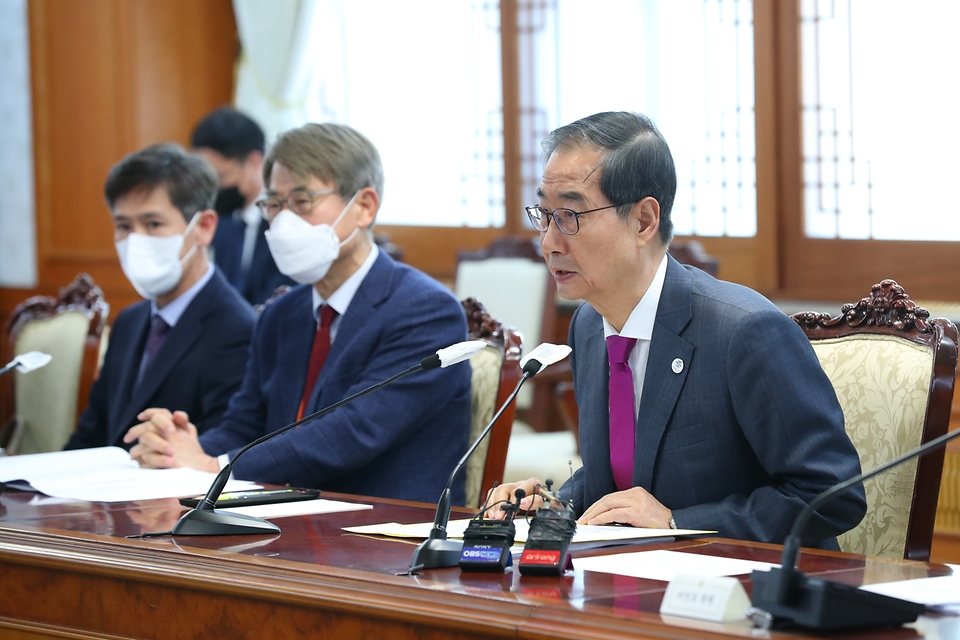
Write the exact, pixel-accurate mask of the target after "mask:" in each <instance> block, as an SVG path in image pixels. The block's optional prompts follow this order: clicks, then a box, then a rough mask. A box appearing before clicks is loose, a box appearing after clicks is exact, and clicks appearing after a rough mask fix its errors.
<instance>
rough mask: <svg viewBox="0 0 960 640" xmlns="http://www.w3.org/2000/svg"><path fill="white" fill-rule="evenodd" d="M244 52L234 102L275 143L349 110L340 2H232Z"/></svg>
mask: <svg viewBox="0 0 960 640" xmlns="http://www.w3.org/2000/svg"><path fill="white" fill-rule="evenodd" d="M233 8H234V13H235V14H236V17H237V29H238V31H239V34H240V46H241V48H242V54H241V58H240V66H239V69H238V73H237V89H236V96H235V98H234V105H235V106H236V107H237V109H239V110H240V111H243V112H245V113H247V114H248V115H249V116H250V117H252V118H253V119H254V120H256V121H257V122H259V123H260V126H262V127H263V130H264V132H265V133H266V136H267V144H268V145H269V144H271V143H272V142H273V141H274V140H275V139H276V137H277V135H278V134H280V133H282V132H283V131H286V130H288V129H292V128H294V127H298V126H300V125H302V124H304V123H307V122H324V121H330V120H338V119H339V117H340V116H341V114H342V113H343V112H344V109H345V97H344V95H345V92H344V88H343V67H344V65H343V60H342V57H343V55H342V51H343V47H342V44H341V41H340V37H341V33H342V26H343V25H342V22H343V12H342V10H341V9H342V8H341V2H340V0H233Z"/></svg>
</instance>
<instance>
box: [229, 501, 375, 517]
mask: <svg viewBox="0 0 960 640" xmlns="http://www.w3.org/2000/svg"><path fill="white" fill-rule="evenodd" d="M365 509H373V505H372V504H357V503H354V502H342V501H340V500H324V499H323V498H320V499H317V500H297V501H295V502H275V503H273V504H255V505H250V506H247V507H230V508H225V509H220V508H218V509H217V511H230V512H233V513H242V514H243V515H246V516H253V517H255V518H265V519H267V520H273V519H274V518H285V517H287V516H304V515H311V514H316V513H341V512H343V511H363V510H365Z"/></svg>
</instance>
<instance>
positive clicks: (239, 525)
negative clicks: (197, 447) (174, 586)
mask: <svg viewBox="0 0 960 640" xmlns="http://www.w3.org/2000/svg"><path fill="white" fill-rule="evenodd" d="M486 346H487V343H486V342H484V341H483V340H469V341H467V342H458V343H457V344H455V345H452V346H450V347H446V348H444V349H440V350H438V351H437V352H436V353H435V354H433V355H429V356H427V357H426V358H424V359H423V360H421V361H420V364H416V365H414V366H412V367H410V368H409V369H406V370H404V371H401V372H400V373H398V374H395V375H394V376H392V377H390V378H387V379H386V380H384V381H383V382H378V383H377V384H375V385H373V386H371V387H367V388H366V389H364V390H362V391H359V392H357V393H355V394H353V395H352V396H350V397H348V398H344V399H343V400H340V401H339V402H335V403H333V404H332V405H330V406H329V407H326V408H324V409H320V410H319V411H317V412H315V413H311V414H310V415H308V416H304V417H303V418H301V419H300V420H297V421H296V422H293V423H291V424H288V425H287V426H285V427H281V428H280V429H277V430H276V431H272V432H270V433H268V434H266V435H263V436H261V437H259V438H257V439H256V440H254V441H253V442H251V443H249V444H248V445H246V446H245V447H243V448H242V449H240V450H239V451H237V455H235V456H234V457H233V460H231V461H230V462H228V463H227V464H226V465H224V467H223V469H221V470H220V473H219V474H217V477H216V478H214V480H213V483H212V484H211V485H210V489H208V490H207V494H206V495H205V496H204V497H203V500H201V501H200V502H199V503H198V504H197V506H196V507H194V508H193V510H191V511H188V512H187V513H185V514H183V516H182V517H181V518H180V520H179V521H178V522H177V524H176V526H174V527H173V529H172V531H171V534H172V535H175V536H223V535H240V534H273V533H279V532H280V528H279V527H278V526H277V525H275V524H273V523H272V522H267V521H266V520H263V519H262V518H255V517H253V516H246V515H242V514H239V513H231V512H228V511H217V509H216V503H217V498H219V497H220V494H221V493H222V492H223V487H224V486H225V485H226V484H227V480H229V479H230V473H231V472H232V470H233V465H234V463H236V461H237V460H238V459H239V458H240V456H242V455H243V454H244V453H246V452H247V451H249V450H250V449H252V448H253V447H255V446H257V445H258V444H260V443H262V442H266V441H267V440H270V439H271V438H275V437H277V436H279V435H280V434H281V433H286V432H287V431H289V430H290V429H293V428H295V427H298V426H300V425H301V424H303V423H304V422H309V421H310V420H315V419H317V418H320V417H322V416H325V415H327V414H328V413H330V412H331V411H333V410H334V409H338V408H340V407H342V406H343V405H345V404H349V403H351V402H353V401H354V400H357V399H358V398H362V397H363V396H365V395H367V394H368V393H372V392H374V391H376V390H377V389H382V388H383V387H385V386H387V385H389V384H391V383H392V382H394V381H395V380H399V379H400V378H403V377H404V376H408V375H410V374H411V373H416V372H417V371H429V370H431V369H437V368H446V367H449V366H452V365H455V364H457V363H460V362H463V361H464V360H469V359H470V357H471V356H473V355H474V354H475V353H479V352H480V351H481V350H482V349H483V348H484V347H486Z"/></svg>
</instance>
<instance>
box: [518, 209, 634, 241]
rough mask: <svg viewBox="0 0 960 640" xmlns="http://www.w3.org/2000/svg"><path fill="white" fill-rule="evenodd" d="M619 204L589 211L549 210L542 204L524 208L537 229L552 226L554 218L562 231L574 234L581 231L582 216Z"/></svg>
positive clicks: (566, 233)
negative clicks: (551, 219)
mask: <svg viewBox="0 0 960 640" xmlns="http://www.w3.org/2000/svg"><path fill="white" fill-rule="evenodd" d="M618 206H620V205H616V204H609V205H607V206H605V207H597V208H596V209H588V210H587V211H574V210H573V209H563V208H561V209H554V210H553V211H547V210H546V209H544V208H543V207H541V206H540V205H534V206H532V207H524V208H525V209H526V211H527V217H528V218H530V224H532V225H533V228H534V229H536V230H537V231H540V232H545V231H546V230H547V229H548V228H549V227H550V218H553V221H554V222H556V223H557V229H559V230H560V233H562V234H564V235H568V236H572V235H574V234H575V233H576V232H577V231H580V216H582V215H584V214H586V213H593V212H594V211H603V210H604V209H613V208H614V207H618Z"/></svg>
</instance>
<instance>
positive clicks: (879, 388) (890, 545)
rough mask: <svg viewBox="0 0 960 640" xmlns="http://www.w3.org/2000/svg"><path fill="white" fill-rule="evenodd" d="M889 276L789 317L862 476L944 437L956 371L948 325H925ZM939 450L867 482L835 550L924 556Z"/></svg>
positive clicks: (938, 321)
mask: <svg viewBox="0 0 960 640" xmlns="http://www.w3.org/2000/svg"><path fill="white" fill-rule="evenodd" d="M929 316H930V314H929V312H927V311H926V310H925V309H921V308H920V307H917V306H916V305H915V304H914V303H913V301H911V300H910V298H909V297H908V296H907V294H906V293H905V292H904V290H903V287H901V286H900V285H898V284H897V283H896V282H895V281H893V280H884V281H882V282H880V283H879V284H875V285H873V289H872V291H871V293H870V295H869V296H868V297H866V298H863V299H862V300H860V301H859V302H857V303H850V304H845V305H843V307H842V308H841V313H840V315H839V316H837V317H835V318H831V317H830V315H829V314H826V313H813V312H807V313H798V314H794V315H793V316H791V317H792V318H793V319H794V320H795V321H796V322H797V323H798V324H799V325H800V327H801V328H802V329H803V330H804V332H805V333H806V334H807V337H808V338H810V341H811V343H812V344H813V348H814V351H816V353H817V357H818V358H819V360H820V364H821V365H822V366H823V369H824V371H826V373H827V376H828V377H829V378H830V381H831V382H832V383H833V386H834V389H836V391H837V398H838V399H839V400H840V406H841V407H843V414H844V424H845V427H846V430H847V435H849V436H850V439H851V440H852V441H853V444H854V446H856V448H857V451H858V453H859V454H860V464H861V466H862V467H863V470H864V471H869V470H871V469H874V468H876V467H878V466H879V465H881V464H883V463H884V462H887V461H889V460H892V459H893V458H895V457H897V456H899V455H901V454H903V453H905V452H907V451H909V450H910V449H913V448H915V447H918V446H920V445H921V444H922V443H925V442H928V441H930V440H932V439H934V438H936V437H939V436H941V435H943V434H944V433H946V432H947V427H948V425H949V422H950V409H951V403H952V401H953V387H954V380H955V378H956V373H957V328H956V327H955V326H954V325H953V323H951V322H950V321H949V320H945V319H943V318H935V319H932V320H930V319H929ZM943 458H944V452H943V450H942V449H941V450H939V451H935V452H932V453H929V454H927V455H926V456H924V457H922V458H920V459H919V461H917V460H914V461H912V462H907V463H904V464H903V465H900V466H899V467H896V468H894V469H891V470H890V471H887V472H886V473H884V474H881V475H880V476H878V477H876V478H873V479H872V480H868V481H867V482H866V484H865V488H866V493H867V514H866V516H865V517H864V519H863V520H862V521H861V522H860V524H859V525H858V526H857V527H856V528H854V529H853V530H851V531H848V532H847V533H845V534H843V535H842V536H840V538H839V542H840V548H841V550H843V551H845V552H849V553H862V554H867V555H875V556H886V557H898V558H907V559H910V560H928V559H929V557H930V544H931V541H932V539H933V525H934V520H935V519H936V511H937V496H938V493H939V488H940V474H941V470H942V468H943Z"/></svg>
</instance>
